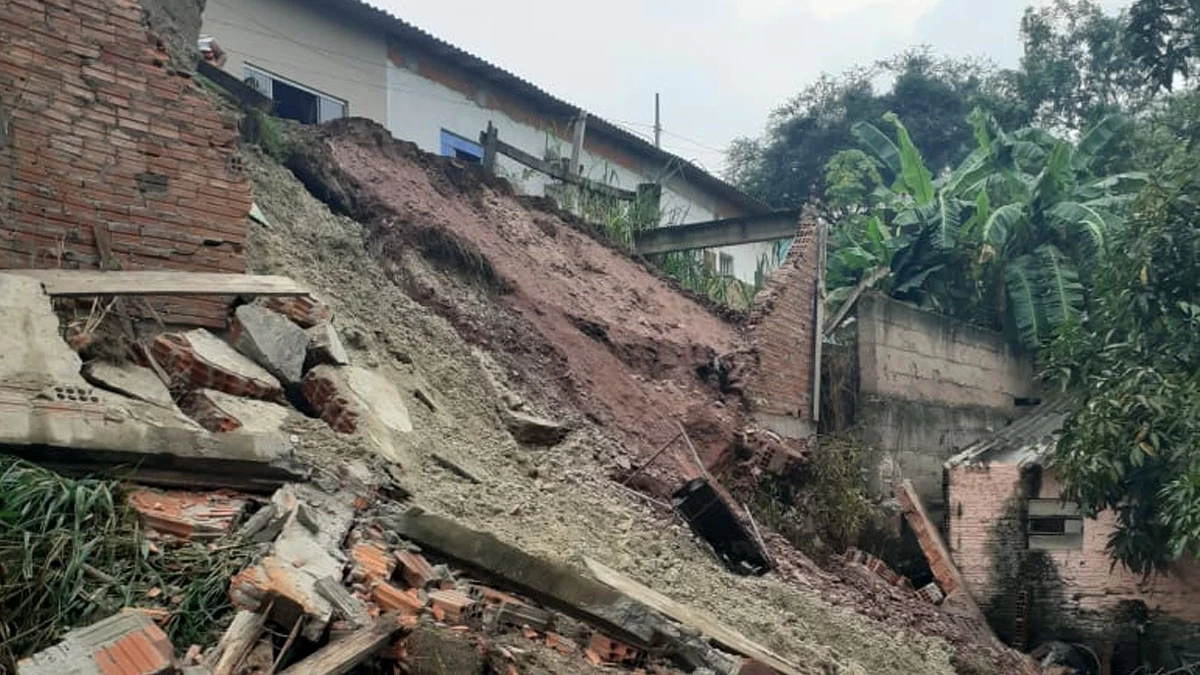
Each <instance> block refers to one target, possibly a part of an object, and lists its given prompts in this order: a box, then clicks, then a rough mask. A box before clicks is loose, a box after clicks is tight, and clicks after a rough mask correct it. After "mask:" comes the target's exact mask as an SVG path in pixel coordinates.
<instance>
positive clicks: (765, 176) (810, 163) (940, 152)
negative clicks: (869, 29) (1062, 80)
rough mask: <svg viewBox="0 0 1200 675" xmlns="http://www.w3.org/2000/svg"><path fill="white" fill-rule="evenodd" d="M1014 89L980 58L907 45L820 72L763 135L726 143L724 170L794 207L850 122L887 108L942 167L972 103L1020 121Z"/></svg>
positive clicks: (967, 144) (815, 185)
mask: <svg viewBox="0 0 1200 675" xmlns="http://www.w3.org/2000/svg"><path fill="white" fill-rule="evenodd" d="M883 87H886V88H883ZM1014 96H1015V90H1014V89H1013V88H1012V87H1011V86H1010V84H1009V83H1007V82H1004V81H1002V80H1001V79H1000V78H999V75H998V71H996V70H995V69H994V68H992V67H991V66H989V65H987V64H985V63H980V62H976V61H972V60H955V59H945V58H938V57H936V56H934V55H933V54H932V53H931V52H930V51H929V50H928V49H925V48H921V49H914V50H910V51H908V52H905V53H902V54H900V55H898V56H896V57H893V58H891V59H887V60H883V61H879V62H877V63H874V64H872V65H871V66H869V67H860V68H854V69H852V70H850V71H847V72H846V73H844V74H842V75H841V76H839V77H833V76H829V75H823V76H822V77H821V78H820V79H819V80H818V81H817V82H815V83H814V84H812V85H811V86H809V87H806V88H805V89H804V90H803V91H801V92H800V93H799V94H797V95H796V96H795V97H793V98H792V99H791V100H790V101H788V102H787V103H786V104H784V105H783V106H780V107H779V108H778V109H777V110H775V111H774V112H773V113H772V115H771V119H770V121H769V123H768V128H767V133H766V135H765V136H764V137H763V138H761V139H740V140H738V141H735V142H734V143H733V144H732V146H731V149H730V152H729V154H728V167H729V168H728V170H727V174H726V177H727V178H728V179H730V181H732V182H733V183H734V184H736V185H738V186H739V187H741V188H742V189H743V190H745V191H747V192H748V193H750V194H752V195H754V196H756V197H758V198H759V199H762V200H763V201H765V202H767V203H769V204H772V205H774V206H779V207H788V206H797V205H799V204H801V203H804V202H806V201H808V200H809V199H810V198H811V197H812V196H814V195H819V194H821V193H822V192H823V178H824V170H825V165H826V164H827V163H828V161H829V160H830V159H831V158H832V157H833V156H834V155H835V154H837V153H838V152H839V151H841V150H845V149H848V148H852V147H853V146H854V144H855V139H854V134H853V131H852V129H853V127H854V125H855V124H856V123H858V122H861V121H865V120H877V119H879V117H880V116H881V115H883V114H884V113H885V112H887V111H889V110H891V111H894V112H895V113H897V114H898V115H901V116H902V117H903V118H904V119H907V120H910V123H911V124H912V126H913V132H914V133H915V134H918V135H919V136H920V137H921V138H922V139H925V158H926V162H928V164H929V165H930V166H931V167H934V169H935V170H941V169H945V168H948V167H951V166H953V165H954V164H956V163H957V162H958V161H959V160H961V159H962V157H963V156H965V155H966V153H967V152H969V151H970V149H971V146H972V132H971V127H970V125H968V124H967V123H966V117H967V114H968V113H969V112H970V111H971V110H972V109H973V108H975V107H984V108H986V109H988V110H992V111H995V112H996V114H997V115H998V116H1000V118H1001V119H1002V120H1005V121H1006V122H1007V123H1014V124H1020V123H1024V121H1025V118H1026V117H1027V115H1026V113H1025V112H1024V111H1023V109H1022V107H1021V106H1020V105H1018V104H1016V103H1015V102H1014V101H1015V99H1014Z"/></svg>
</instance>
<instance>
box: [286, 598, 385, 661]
mask: <svg viewBox="0 0 1200 675" xmlns="http://www.w3.org/2000/svg"><path fill="white" fill-rule="evenodd" d="M403 628H404V627H403V625H402V624H401V623H400V616H399V615H398V614H395V613H392V614H385V615H383V616H381V617H379V619H378V620H377V621H376V622H375V623H374V624H372V625H370V626H368V627H366V628H363V629H361V630H358V631H355V632H353V633H351V634H350V635H347V636H346V637H344V638H342V639H341V640H338V641H337V642H333V643H330V644H329V645H327V646H326V647H324V648H323V649H321V650H320V651H318V652H317V653H315V654H313V655H312V656H310V657H308V658H307V659H304V660H303V661H301V662H300V663H297V664H295V665H294V666H292V667H291V668H288V669H287V670H285V671H283V675H343V673H348V672H350V670H351V669H352V668H354V666H357V665H358V664H360V663H362V662H363V661H365V660H367V659H368V658H370V657H371V655H372V654H374V653H375V652H376V651H378V650H379V648H380V647H383V646H384V645H385V644H387V643H388V642H390V641H391V640H393V639H394V638H395V637H396V636H397V635H399V634H400V631H402V630H403Z"/></svg>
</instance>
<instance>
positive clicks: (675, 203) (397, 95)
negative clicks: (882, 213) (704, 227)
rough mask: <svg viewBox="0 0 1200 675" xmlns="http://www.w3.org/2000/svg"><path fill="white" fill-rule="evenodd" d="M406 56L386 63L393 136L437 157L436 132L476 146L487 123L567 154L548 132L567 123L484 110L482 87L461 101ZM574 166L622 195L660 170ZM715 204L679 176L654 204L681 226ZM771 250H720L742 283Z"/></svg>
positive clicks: (526, 186)
mask: <svg viewBox="0 0 1200 675" xmlns="http://www.w3.org/2000/svg"><path fill="white" fill-rule="evenodd" d="M406 58H407V59H408V60H407V61H406V63H405V66H397V65H395V64H393V63H390V62H389V63H388V69H387V84H388V106H387V108H388V119H387V127H388V130H389V131H391V132H392V135H393V136H395V137H396V138H402V139H405V140H409V141H412V142H414V143H416V144H417V146H418V147H420V148H421V149H423V150H426V151H428V152H432V153H440V152H441V131H442V129H445V130H446V131H449V132H452V133H454V134H457V135H459V136H462V137H463V138H466V139H468V140H470V141H473V142H478V141H479V132H480V131H483V130H484V129H486V128H487V125H488V122H489V121H490V122H491V123H492V124H493V125H495V126H496V128H497V129H498V131H499V135H500V138H501V139H502V140H503V141H504V142H506V143H509V144H510V145H513V146H516V147H517V148H520V149H521V150H524V151H525V152H528V153H529V154H531V155H534V156H536V157H545V155H546V151H547V149H550V148H554V149H556V151H557V153H558V155H559V156H562V157H567V156H570V153H571V143H570V141H567V140H565V139H563V138H561V137H560V136H559V135H555V134H553V133H550V131H549V129H551V128H552V126H551V125H555V124H557V125H558V127H559V129H560V130H561V134H562V135H563V136H567V137H569V136H570V133H569V130H570V123H571V121H570V120H569V119H562V120H547V121H546V127H545V128H538V127H536V126H533V125H531V124H529V123H528V122H525V121H518V120H515V119H513V118H512V117H510V116H509V115H507V114H506V113H504V112H503V111H501V110H496V109H493V108H487V107H485V104H486V102H487V100H488V98H487V90H486V89H485V88H484V87H486V86H487V85H481V87H480V88H479V89H477V90H476V91H475V92H474V95H473V97H472V96H467V95H465V94H463V93H462V92H460V91H457V90H455V89H452V88H450V87H448V86H446V85H444V84H442V83H440V82H436V81H434V80H430V79H427V78H425V77H422V76H421V75H420V74H418V73H417V72H415V69H419V59H420V58H422V57H420V56H417V57H413V56H406ZM580 162H581V163H582V164H583V175H584V176H585V177H587V178H590V179H592V180H596V181H600V182H604V183H608V184H610V185H613V186H614V187H618V188H621V189H624V190H636V189H637V186H638V184H639V183H646V182H653V181H655V180H657V179H658V178H659V177H660V173H661V168H660V167H654V166H649V165H645V166H641V167H638V169H637V170H634V169H630V168H628V167H625V166H621V165H618V164H614V163H613V162H611V161H609V160H608V159H606V158H604V157H600V156H597V155H595V154H593V153H592V152H589V151H588V150H586V149H585V150H584V151H583V153H582V156H581V158H580ZM496 165H497V173H499V174H500V175H503V176H505V177H506V178H508V179H510V180H511V181H512V182H513V183H514V185H515V186H516V187H517V188H518V189H519V190H521V191H522V192H524V193H526V194H531V195H539V196H540V195H544V194H545V192H546V186H547V185H552V184H554V183H555V181H553V180H552V179H550V178H549V177H548V176H546V175H544V174H541V173H538V172H536V171H533V170H531V169H528V168H526V167H525V166H523V165H521V164H519V163H517V162H515V161H513V160H511V159H509V158H507V157H503V156H501V157H497V158H496ZM715 202H716V200H715V198H713V197H711V196H708V195H705V194H704V193H703V192H702V191H701V190H699V189H698V188H696V187H695V186H691V185H688V184H686V183H685V182H683V181H682V179H680V178H678V177H673V178H672V177H670V176H668V177H667V180H665V181H664V186H663V194H662V200H661V202H660V208H661V210H662V213H663V222H664V223H670V224H685V223H695V222H701V221H705V220H713V219H715V218H717V217H718V216H717V205H716V203H715ZM722 215H726V216H727V215H728V214H722ZM771 250H772V247H771V244H769V243H765V244H747V245H744V246H730V247H725V248H722V249H719V251H720V252H723V253H727V254H729V255H731V256H733V265H734V274H735V275H736V276H737V277H738V278H740V279H742V280H743V281H747V282H753V281H754V272H755V268H756V266H757V264H758V260H759V258H760V256H762V255H764V254H769V253H770V251H771Z"/></svg>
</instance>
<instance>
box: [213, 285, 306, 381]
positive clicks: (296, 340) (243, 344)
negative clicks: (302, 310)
mask: <svg viewBox="0 0 1200 675" xmlns="http://www.w3.org/2000/svg"><path fill="white" fill-rule="evenodd" d="M229 341H230V342H232V343H233V346H234V348H235V349H237V350H238V351H239V352H241V353H242V354H244V355H246V356H248V357H250V359H251V360H253V361H254V362H255V363H257V364H258V365H260V366H262V367H263V368H266V369H267V371H268V372H270V373H271V374H272V375H274V376H275V377H278V378H279V379H280V380H282V381H283V382H284V383H285V384H296V383H298V382H299V381H300V377H301V376H302V375H303V372H304V359H305V357H306V356H307V354H308V342H309V336H308V335H307V334H306V333H305V332H304V329H302V328H300V327H299V326H297V325H296V324H295V323H292V321H291V320H289V319H288V318H287V317H285V316H283V315H282V314H277V313H275V312H272V311H271V310H269V309H267V308H265V307H260V306H258V305H242V306H241V307H238V308H237V309H236V310H235V311H234V313H233V321H231V322H230V325H229Z"/></svg>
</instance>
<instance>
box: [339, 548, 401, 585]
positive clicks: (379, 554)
mask: <svg viewBox="0 0 1200 675" xmlns="http://www.w3.org/2000/svg"><path fill="white" fill-rule="evenodd" d="M350 557H351V558H352V559H353V560H354V565H355V570H356V571H357V572H359V573H361V574H362V576H363V577H364V578H366V579H368V580H371V581H386V580H388V579H390V578H392V571H393V570H394V569H395V567H396V562H395V560H393V559H392V556H390V555H388V552H387V551H386V550H384V549H382V548H380V547H379V546H377V545H375V544H372V543H362V544H356V545H355V546H354V548H353V549H351V551H350Z"/></svg>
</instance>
